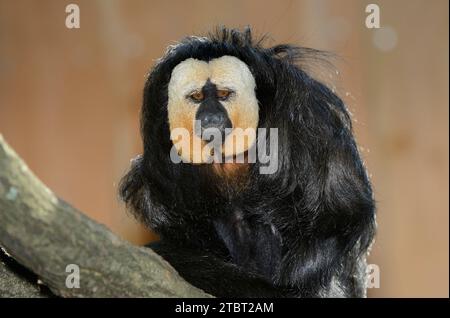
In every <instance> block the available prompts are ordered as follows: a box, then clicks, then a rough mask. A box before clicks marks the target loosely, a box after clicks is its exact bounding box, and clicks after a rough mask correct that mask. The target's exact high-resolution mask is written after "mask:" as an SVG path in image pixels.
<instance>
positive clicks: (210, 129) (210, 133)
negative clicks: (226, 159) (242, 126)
mask: <svg viewBox="0 0 450 318" xmlns="http://www.w3.org/2000/svg"><path fill="white" fill-rule="evenodd" d="M196 119H197V120H198V121H200V127H198V128H200V129H198V130H196V133H197V135H198V136H199V137H201V138H202V139H203V140H205V141H207V142H210V141H212V140H213V139H214V140H216V141H218V142H219V139H218V138H220V140H221V142H223V141H224V139H225V136H226V133H227V130H226V128H231V127H232V125H231V121H230V119H229V118H228V116H227V114H226V113H224V112H201V113H199V114H197V117H196Z"/></svg>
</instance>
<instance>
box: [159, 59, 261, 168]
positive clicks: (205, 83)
mask: <svg viewBox="0 0 450 318" xmlns="http://www.w3.org/2000/svg"><path fill="white" fill-rule="evenodd" d="M255 87H256V84H255V79H254V77H253V75H252V73H251V72H250V70H249V68H248V66H247V65H246V64H245V63H244V62H242V61H241V60H239V59H238V58H236V57H233V56H227V55H226V56H222V57H220V58H216V59H213V60H211V61H209V62H206V61H200V60H197V59H193V58H190V59H187V60H185V61H183V62H181V63H180V64H178V65H177V66H176V67H175V68H174V69H173V71H172V75H171V79H170V82H169V86H168V105H167V107H168V120H169V128H170V131H171V132H173V131H174V129H177V128H178V129H179V128H183V129H185V130H186V131H188V132H189V138H190V145H191V147H190V149H191V151H189V152H188V153H187V154H186V153H184V151H182V147H181V146H179V145H180V143H178V141H177V139H174V140H173V143H174V145H175V147H176V149H177V151H178V153H179V155H180V156H181V158H183V160H184V161H185V162H193V163H202V162H205V161H204V156H202V154H199V153H196V152H198V150H197V149H198V147H197V148H196V147H193V145H194V144H195V143H197V144H201V145H202V147H201V148H203V147H207V146H208V143H207V142H206V141H205V140H202V139H201V137H200V136H198V134H196V130H195V126H194V125H195V120H196V119H197V120H199V118H203V119H204V118H210V117H205V116H203V117H201V115H204V114H205V112H208V115H209V114H212V115H215V114H214V113H215V112H216V113H220V116H221V117H220V118H221V119H224V117H226V118H225V119H226V123H227V125H228V126H229V127H228V126H227V127H228V128H232V130H231V133H229V134H228V135H227V136H226V138H225V141H224V142H223V144H222V146H221V147H222V153H224V154H228V155H229V154H232V155H238V154H240V153H243V152H245V151H246V150H248V149H249V148H250V147H251V146H252V145H253V144H254V142H255V139H256V134H246V135H245V140H244V142H236V141H235V138H237V137H238V135H239V134H238V135H236V134H237V133H239V132H242V130H247V129H249V128H250V129H252V130H253V131H254V132H256V129H257V127H258V120H259V114H258V111H259V110H258V101H257V99H256V95H255ZM199 116H200V117H199ZM206 121H207V120H206ZM204 122H205V121H203V120H202V121H201V123H202V125H203V124H204ZM223 127H225V126H223ZM241 135H242V134H241ZM233 140H234V142H233ZM203 151H204V150H203Z"/></svg>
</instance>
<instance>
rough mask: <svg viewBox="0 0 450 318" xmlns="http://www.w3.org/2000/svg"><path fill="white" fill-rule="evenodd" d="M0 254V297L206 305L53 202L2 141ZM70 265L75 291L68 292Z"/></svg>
mask: <svg viewBox="0 0 450 318" xmlns="http://www.w3.org/2000/svg"><path fill="white" fill-rule="evenodd" d="M0 247H1V248H2V251H0V254H2V255H0V297H46V296H49V295H51V293H53V294H54V295H57V296H62V297H210V296H209V295H207V294H206V293H204V292H203V291H201V290H199V289H198V288H196V287H194V286H192V285H190V284H188V283H187V282H186V281H184V280H183V279H182V278H181V277H180V276H179V275H178V273H177V272H176V271H175V270H174V269H173V268H172V267H171V266H170V265H169V264H168V263H167V262H166V261H164V260H163V259H162V258H161V257H160V256H158V255H157V254H155V253H154V252H153V251H152V250H150V249H148V248H145V247H138V246H133V245H131V244H130V243H128V242H126V241H124V240H123V239H121V238H119V237H117V236H116V235H114V234H113V233H111V232H110V231H109V230H108V229H107V228H106V227H105V226H103V225H101V224H98V223H96V222H95V221H93V220H91V219H90V218H88V217H87V216H86V215H84V214H83V213H81V212H79V211H77V210H76V209H75V208H73V207H72V206H70V205H69V204H68V203H66V202H64V201H63V200H61V199H60V198H58V197H57V196H56V195H55V194H54V193H53V192H52V191H50V190H49V189H48V188H47V187H46V186H45V185H44V184H43V183H42V182H41V181H39V179H38V178H37V177H36V176H35V175H34V174H33V173H32V172H31V171H30V170H29V169H28V167H27V166H26V164H25V163H24V162H23V161H22V160H21V159H20V158H19V156H18V155H17V154H16V153H15V152H14V151H13V150H12V149H11V148H10V147H9V146H8V144H7V143H6V142H5V141H4V140H3V138H2V136H1V135H0ZM5 252H6V253H7V254H6V253H5ZM70 264H75V265H77V266H78V268H79V278H80V280H79V283H80V284H79V288H69V287H68V286H67V285H66V280H67V279H68V277H69V282H70V281H71V280H70V277H72V276H69V275H70V274H73V272H66V270H67V269H68V268H67V266H68V265H70ZM69 268H70V267H69ZM72 282H73V281H72ZM42 286H45V288H42ZM69 286H71V285H69ZM47 288H48V289H49V290H50V291H51V293H50V292H48V289H47Z"/></svg>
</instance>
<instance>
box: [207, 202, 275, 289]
mask: <svg viewBox="0 0 450 318" xmlns="http://www.w3.org/2000/svg"><path fill="white" fill-rule="evenodd" d="M214 225H215V229H216V231H217V233H218V235H219V237H220V238H221V239H222V240H223V243H224V244H225V246H226V248H227V249H228V251H229V254H230V258H231V261H232V262H233V263H234V264H236V265H238V266H240V267H242V268H243V269H245V270H247V271H251V272H254V273H257V274H260V275H262V276H264V277H266V278H267V279H269V280H272V279H273V278H274V277H275V276H276V273H277V271H278V269H279V265H280V260H281V239H280V237H279V235H278V233H277V232H276V231H275V230H274V227H273V226H272V225H271V224H267V223H265V222H264V221H263V220H261V219H260V218H258V217H255V216H251V217H249V216H247V215H246V214H245V213H244V212H243V211H242V210H240V209H235V210H234V211H233V212H231V213H230V214H228V215H227V216H226V217H224V218H221V219H220V220H217V221H216V222H214Z"/></svg>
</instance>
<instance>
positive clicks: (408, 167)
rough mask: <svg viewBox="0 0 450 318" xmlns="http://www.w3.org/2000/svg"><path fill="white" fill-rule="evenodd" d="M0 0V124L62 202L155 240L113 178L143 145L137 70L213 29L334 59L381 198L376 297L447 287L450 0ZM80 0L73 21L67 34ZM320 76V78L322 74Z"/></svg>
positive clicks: (141, 74)
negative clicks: (372, 7)
mask: <svg viewBox="0 0 450 318" xmlns="http://www.w3.org/2000/svg"><path fill="white" fill-rule="evenodd" d="M371 2H372V1H362V0H346V1H331V0H330V1H324V0H320V1H317V0H306V1H141V0H134V1H125V0H121V1H115V0H111V1H106V0H105V1H100V0H95V1H87V0H78V1H56V0H43V1H25V0H21V1H12V0H11V1H7V0H0V133H1V134H3V135H4V137H5V139H6V140H7V141H8V142H9V143H10V144H11V146H12V147H13V148H14V149H15V150H16V151H17V152H18V153H19V154H20V155H21V156H22V157H23V158H24V159H25V161H26V162H27V163H28V164H29V166H30V168H31V169H32V170H33V171H34V172H35V173H36V174H37V176H38V177H39V178H40V179H41V180H43V181H44V182H45V183H46V184H47V185H48V186H49V187H50V188H51V189H53V190H54V191H55V192H56V193H57V194H58V195H59V196H60V197H62V198H64V199H65V200H67V201H69V202H70V203H72V204H73V205H74V206H75V207H77V208H79V209H81V210H82V211H84V212H85V213H86V214H88V215H89V216H91V217H93V218H94V219H96V220H97V221H99V222H101V223H104V224H106V225H107V226H108V227H109V228H111V229H112V230H113V231H114V232H115V233H117V234H119V235H120V236H122V237H124V238H126V239H128V240H130V241H131V242H134V243H136V244H142V243H145V242H148V241H149V240H151V239H152V238H153V236H152V235H151V234H150V233H149V232H148V231H146V230H145V229H144V228H142V227H141V226H139V225H138V224H137V222H136V221H134V220H133V219H132V218H131V217H130V216H129V215H127V214H126V212H125V209H124V207H123V205H121V204H120V202H119V201H118V199H117V184H118V181H119V180H120V177H121V176H122V175H123V174H124V173H125V171H126V170H127V168H128V165H129V161H130V159H131V158H132V157H134V156H135V155H137V154H139V153H140V152H141V148H142V145H141V140H140V135H139V126H138V125H139V108H140V106H141V105H140V104H141V97H142V89H143V85H144V79H145V74H146V72H147V71H148V69H149V68H150V67H151V66H152V64H153V63H154V60H155V59H157V58H158V57H160V56H161V55H162V54H163V52H164V50H165V47H166V46H167V45H169V44H173V43H174V41H176V40H179V39H180V38H182V37H184V36H186V35H192V34H197V35H202V34H204V33H206V32H207V31H209V30H211V29H212V28H213V27H215V26H217V25H226V26H231V27H244V26H246V25H251V26H252V28H253V29H254V30H255V32H256V33H257V34H263V33H269V34H270V35H271V38H272V39H273V41H274V43H278V42H290V43H295V44H298V45H302V46H309V47H313V48H317V49H324V50H328V51H332V52H335V53H336V54H338V55H339V56H340V58H339V59H337V60H336V61H335V64H336V66H337V69H338V70H339V73H338V74H335V75H336V76H333V78H332V82H333V83H334V84H335V85H336V88H337V91H338V92H339V94H340V95H341V96H342V97H343V98H344V100H345V101H346V102H347V105H348V107H349V109H350V111H351V112H352V113H353V119H354V128H355V134H356V137H357V139H358V142H359V144H360V146H361V152H362V155H363V157H364V159H365V161H366V164H367V167H368V169H369V172H370V174H371V177H372V181H373V184H374V190H375V195H376V199H377V202H378V217H377V220H378V224H379V229H378V235H377V240H376V243H375V245H374V246H373V249H372V253H371V256H370V259H369V261H370V262H371V263H374V264H377V265H378V266H379V267H380V271H381V283H380V288H378V289H371V290H370V291H369V296H372V297H448V296H449V277H448V273H449V263H448V260H449V258H448V256H449V254H448V252H449V246H448V243H449V219H448V216H449V194H448V190H449V189H448V188H449V179H448V176H449V174H448V173H449V171H448V168H449V157H448V155H449V151H448V150H449V148H448V142H449V140H448V136H449V117H448V115H449V90H448V85H449V82H448V75H449V73H448V70H449V65H448V54H449V51H448V49H449V46H448V36H449V34H448V23H449V16H448V14H449V13H448V9H449V8H448V6H449V3H448V1H447V0H433V1H425V0H420V1H419V0H413V1H409V0H408V1H406V0H403V1H373V2H374V3H376V4H378V5H379V7H380V14H381V28H380V29H368V28H366V26H365V19H366V16H367V15H368V13H366V12H365V8H366V5H367V4H369V3H371ZM70 3H76V4H78V6H79V8H80V13H81V16H80V17H81V25H80V26H81V27H80V28H79V29H67V28H66V26H65V19H66V16H67V13H65V8H66V6H67V5H68V4H70ZM319 75H320V74H319Z"/></svg>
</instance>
